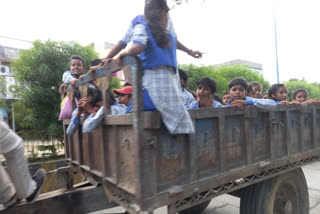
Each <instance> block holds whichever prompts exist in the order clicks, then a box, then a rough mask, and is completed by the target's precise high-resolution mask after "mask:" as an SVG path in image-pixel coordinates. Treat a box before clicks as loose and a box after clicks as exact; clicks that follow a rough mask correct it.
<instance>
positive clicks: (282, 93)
mask: <svg viewBox="0 0 320 214" xmlns="http://www.w3.org/2000/svg"><path fill="white" fill-rule="evenodd" d="M272 97H273V99H274V100H276V101H283V100H286V99H287V89H286V88H285V87H281V88H279V89H278V91H277V93H276V94H272Z"/></svg>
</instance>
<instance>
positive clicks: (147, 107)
mask: <svg viewBox="0 0 320 214" xmlns="http://www.w3.org/2000/svg"><path fill="white" fill-rule="evenodd" d="M142 96H143V110H144V111H157V109H156V107H155V106H154V104H153V102H152V100H151V98H150V96H149V94H148V91H147V89H143V95H142ZM132 111H133V110H132V101H130V102H129V103H128V106H127V110H126V112H125V113H126V114H128V113H132Z"/></svg>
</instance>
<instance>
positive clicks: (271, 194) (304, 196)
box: [240, 169, 309, 214]
mask: <svg viewBox="0 0 320 214" xmlns="http://www.w3.org/2000/svg"><path fill="white" fill-rule="evenodd" d="M256 213H259V214H308V213H309V194H308V186H307V182H306V179H305V177H304V174H303V172H302V170H301V169H297V170H294V171H291V172H288V173H286V174H283V175H280V176H277V177H275V178H271V179H269V180H266V181H263V182H260V183H258V184H254V185H252V186H249V187H247V188H246V189H244V190H243V191H242V194H241V202H240V214H256Z"/></svg>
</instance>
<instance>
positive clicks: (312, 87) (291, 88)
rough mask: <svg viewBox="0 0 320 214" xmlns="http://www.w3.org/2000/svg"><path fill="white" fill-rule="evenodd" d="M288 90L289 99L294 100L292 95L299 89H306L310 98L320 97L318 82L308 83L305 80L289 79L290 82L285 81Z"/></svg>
mask: <svg viewBox="0 0 320 214" xmlns="http://www.w3.org/2000/svg"><path fill="white" fill-rule="evenodd" d="M283 84H284V85H285V86H286V88H287V92H288V96H287V100H289V101H291V100H292V95H293V93H294V92H295V91H296V90H297V89H306V90H307V91H308V94H309V97H308V98H309V99H310V98H319V97H320V85H319V84H318V83H307V82H306V81H305V80H298V79H294V80H289V81H288V82H284V83H283Z"/></svg>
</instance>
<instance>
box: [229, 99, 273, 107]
mask: <svg viewBox="0 0 320 214" xmlns="http://www.w3.org/2000/svg"><path fill="white" fill-rule="evenodd" d="M244 100H245V101H246V103H247V105H255V106H276V105H277V103H276V102H275V101H273V100H270V99H257V98H252V97H245V98H244ZM230 103H231V102H228V103H227V105H226V107H229V106H230Z"/></svg>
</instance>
